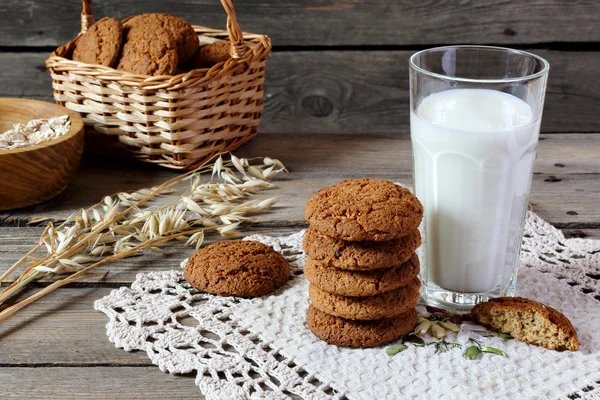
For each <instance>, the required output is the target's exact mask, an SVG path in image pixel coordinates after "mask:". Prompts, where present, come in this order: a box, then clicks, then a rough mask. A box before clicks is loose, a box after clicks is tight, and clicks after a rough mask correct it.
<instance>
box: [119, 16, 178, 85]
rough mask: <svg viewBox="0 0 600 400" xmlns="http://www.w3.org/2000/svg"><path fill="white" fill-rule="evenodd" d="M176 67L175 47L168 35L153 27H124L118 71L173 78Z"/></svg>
mask: <svg viewBox="0 0 600 400" xmlns="http://www.w3.org/2000/svg"><path fill="white" fill-rule="evenodd" d="M177 63H178V58H177V47H176V46H175V39H173V36H172V35H171V33H170V32H169V31H167V30H165V29H164V28H161V27H160V26H157V25H135V26H129V27H128V26H126V27H125V44H124V45H123V52H122V54H121V59H120V60H119V65H118V66H117V69H118V70H122V71H127V72H131V73H133V74H139V75H151V76H155V75H173V74H174V73H175V71H176V70H177Z"/></svg>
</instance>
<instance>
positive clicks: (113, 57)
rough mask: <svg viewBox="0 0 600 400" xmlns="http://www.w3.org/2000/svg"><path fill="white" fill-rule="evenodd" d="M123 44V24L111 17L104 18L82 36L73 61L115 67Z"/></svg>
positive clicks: (74, 52)
mask: <svg viewBox="0 0 600 400" xmlns="http://www.w3.org/2000/svg"><path fill="white" fill-rule="evenodd" d="M122 43H123V26H122V25H121V22H120V21H119V20H118V19H115V18H111V17H106V18H102V19H101V20H99V21H98V22H96V23H95V24H94V25H92V26H91V27H90V28H89V29H88V30H87V32H85V33H84V34H83V35H81V37H80V38H79V40H78V41H77V44H76V45H75V46H76V47H75V50H74V51H73V60H75V61H80V62H84V63H86V64H98V65H104V66H106V67H114V65H115V64H116V63H117V58H118V57H119V53H120V52H121V44H122Z"/></svg>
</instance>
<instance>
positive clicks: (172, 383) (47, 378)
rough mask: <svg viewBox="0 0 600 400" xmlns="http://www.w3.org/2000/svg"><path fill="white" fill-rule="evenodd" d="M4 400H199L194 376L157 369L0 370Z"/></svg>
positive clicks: (66, 368)
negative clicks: (177, 374) (167, 372)
mask: <svg viewBox="0 0 600 400" xmlns="http://www.w3.org/2000/svg"><path fill="white" fill-rule="evenodd" d="M0 379H1V380H2V398H3V399H18V400H21V399H57V400H59V399H60V400H69V399H72V400H80V399H98V400H105V399H140V400H146V399H156V400H163V399H198V398H203V397H202V396H201V395H200V391H199V390H198V388H197V387H196V385H195V384H194V377H193V376H191V375H190V376H188V375H186V376H175V375H169V374H166V373H164V372H161V371H160V370H159V369H158V368H157V367H138V368H136V367H122V368H105V367H74V368H69V367H62V368H51V367H38V368H0Z"/></svg>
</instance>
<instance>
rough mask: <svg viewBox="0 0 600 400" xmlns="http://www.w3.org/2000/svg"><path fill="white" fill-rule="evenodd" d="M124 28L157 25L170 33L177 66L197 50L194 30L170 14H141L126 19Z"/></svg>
mask: <svg viewBox="0 0 600 400" xmlns="http://www.w3.org/2000/svg"><path fill="white" fill-rule="evenodd" d="M124 25H125V28H126V29H127V28H132V27H136V26H148V25H158V26H160V27H161V28H163V29H165V30H166V31H168V32H170V33H171V35H173V39H175V45H176V46H177V58H178V60H179V64H183V63H184V62H186V61H187V60H189V59H190V57H191V56H192V55H193V54H194V53H195V52H196V50H198V47H200V41H199V40H198V34H197V33H196V31H194V28H193V27H192V26H191V25H190V24H189V23H188V22H187V21H186V20H184V19H182V18H179V17H177V16H175V15H171V14H141V15H136V16H135V17H132V18H130V19H128V20H127V21H126V22H125V24H124Z"/></svg>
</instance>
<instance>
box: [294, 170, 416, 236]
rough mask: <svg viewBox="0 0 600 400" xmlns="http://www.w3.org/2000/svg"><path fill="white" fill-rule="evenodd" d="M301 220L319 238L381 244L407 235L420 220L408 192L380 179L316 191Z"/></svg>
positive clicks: (339, 184) (341, 184)
mask: <svg viewBox="0 0 600 400" xmlns="http://www.w3.org/2000/svg"><path fill="white" fill-rule="evenodd" d="M304 216H305V217H306V219H307V220H308V221H309V222H310V224H311V226H313V227H314V229H315V230H317V231H319V232H320V233H321V234H323V235H326V236H330V237H335V238H339V239H342V240H348V241H362V240H369V241H384V240H392V239H397V238H399V237H402V236H406V235H408V234H409V233H410V232H412V231H414V230H415V229H417V227H418V226H419V224H420V223H421V220H422V219H423V206H422V205H421V202H420V201H419V200H418V199H417V198H416V197H415V195H414V194H412V193H411V192H410V191H409V190H408V189H406V188H403V187H400V186H398V185H395V184H394V183H393V182H390V181H386V180H382V179H368V178H363V179H350V180H346V181H342V182H340V183H337V184H335V185H333V186H330V187H328V188H325V189H321V190H319V191H318V192H317V193H316V194H315V195H314V196H313V197H312V198H311V199H310V200H309V201H308V203H307V204H306V208H305V209H304Z"/></svg>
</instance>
